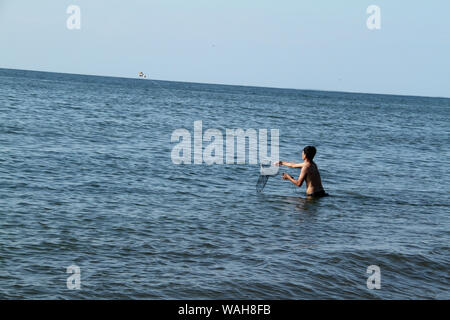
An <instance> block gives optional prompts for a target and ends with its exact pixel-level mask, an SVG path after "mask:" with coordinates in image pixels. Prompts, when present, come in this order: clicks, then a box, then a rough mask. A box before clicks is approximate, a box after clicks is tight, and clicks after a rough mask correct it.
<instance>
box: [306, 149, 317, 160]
mask: <svg viewBox="0 0 450 320" xmlns="http://www.w3.org/2000/svg"><path fill="white" fill-rule="evenodd" d="M303 152H304V153H305V156H306V158H308V160H309V161H312V160H313V159H314V156H315V155H316V148H315V147H313V146H307V147H305V148H304V149H303Z"/></svg>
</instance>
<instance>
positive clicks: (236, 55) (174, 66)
mask: <svg viewBox="0 0 450 320" xmlns="http://www.w3.org/2000/svg"><path fill="white" fill-rule="evenodd" d="M71 4H75V5H78V6H80V8H81V30H68V29H67V27H66V20H67V18H68V17H69V15H68V14H67V13H66V9H67V7H68V6H69V5H71ZM372 4H374V5H378V6H379V7H380V8H381V29H380V30H369V29H368V28H367V27H366V20H367V18H368V16H369V15H368V14H367V13H366V9H367V7H368V6H369V5H372ZM0 41H1V43H2V46H1V50H0V67H3V68H17V69H30V70H42V71H54V72H67V73H80V74H96V75H110V76H123V77H136V76H137V73H138V72H139V71H143V72H145V73H146V74H147V75H148V77H149V78H151V79H161V80H174V81H191V82H206V83H224V84H238V85H255V86H270V87H283V88H298V89H319V90H333V91H350V92H371V93H392V94H405V95H422V96H441V97H450V58H449V57H450V1H447V0H432V1H429V2H428V1H415V0H409V1H406V0H395V1H392V0H388V1H387V0H371V1H364V0H346V1H335V0H334V1H333V0H326V1H325V0H324V1H320V0H319V1H300V0H292V1H291V0H284V1H274V0H272V1H266V0H252V1H250V0H247V1H245V0H240V1H237V0H192V1H186V0H127V1H124V0H122V1H118V0H68V1H67V0H39V1H29V0H0Z"/></svg>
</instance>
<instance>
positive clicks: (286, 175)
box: [281, 172, 290, 180]
mask: <svg viewBox="0 0 450 320" xmlns="http://www.w3.org/2000/svg"><path fill="white" fill-rule="evenodd" d="M281 177H282V178H283V180H288V179H289V177H290V175H288V174H287V173H286V172H284V173H283V175H282V176H281Z"/></svg>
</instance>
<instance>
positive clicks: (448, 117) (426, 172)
mask: <svg viewBox="0 0 450 320" xmlns="http://www.w3.org/2000/svg"><path fill="white" fill-rule="evenodd" d="M197 120H202V122H203V130H204V131H205V130H206V129H211V128H215V129H219V130H221V131H222V132H225V129H227V128H242V129H249V128H255V129H269V130H270V129H279V130H280V147H279V151H280V158H281V159H282V160H285V161H292V162H294V161H297V162H299V161H301V150H302V149H303V147H304V146H306V145H314V146H316V148H317V155H316V158H315V161H316V163H317V165H318V167H319V169H320V172H321V176H322V180H323V185H324V188H325V189H326V191H327V192H328V193H329V194H330V195H331V196H330V197H326V198H322V199H318V200H313V199H307V198H306V197H305V187H304V186H302V188H296V187H295V186H294V185H293V184H291V183H290V182H287V181H283V180H282V179H281V178H280V177H275V178H270V179H269V181H268V182H267V185H266V188H265V189H264V191H263V192H262V193H260V194H258V193H257V192H256V191H255V184H256V181H257V179H258V172H259V167H258V165H253V164H226V165H220V164H213V165H207V164H181V165H177V164H174V163H173V162H172V159H171V152H172V149H173V148H174V146H175V145H176V143H172V142H171V134H172V132H173V131H174V130H176V129H179V128H185V129H187V130H188V131H189V132H191V133H193V130H194V121H197ZM449 134H450V99H444V98H425V97H409V96H392V95H373V94H356V93H338V92H324V91H308V90H291V89H274V88H257V87H243V86H225V85H210V84H194V83H181V82H166V81H153V80H143V79H125V78H109V77H95V76H81V75H67V74H55V73H41V72H30V71H18V70H5V69H0V298H1V299H13V298H18V299H380V298H381V299H394V298H395V299H450V290H449V289H450V275H449V263H450V248H449V245H450V218H449V213H450V200H449V191H450V175H449V168H450V151H449V145H450V139H449V138H450V137H449ZM282 170H283V171H285V172H288V173H290V174H291V175H294V176H295V177H296V176H297V175H298V174H299V170H298V169H291V168H282ZM71 265H75V266H78V267H79V268H80V270H81V274H80V281H81V282H80V283H81V287H80V289H79V290H70V289H68V287H67V279H68V277H70V276H71V275H72V274H71V273H67V267H69V266H71ZM371 265H376V266H379V268H380V271H381V278H380V279H381V282H380V285H381V288H380V289H373V290H370V289H368V287H367V279H368V277H369V276H370V274H369V273H367V272H366V271H367V268H368V267H369V266H371Z"/></svg>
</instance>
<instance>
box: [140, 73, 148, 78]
mask: <svg viewBox="0 0 450 320" xmlns="http://www.w3.org/2000/svg"><path fill="white" fill-rule="evenodd" d="M138 76H139V78H143V79H145V78H147V76H146V75H145V74H144V73H143V72H139V73H138Z"/></svg>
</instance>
